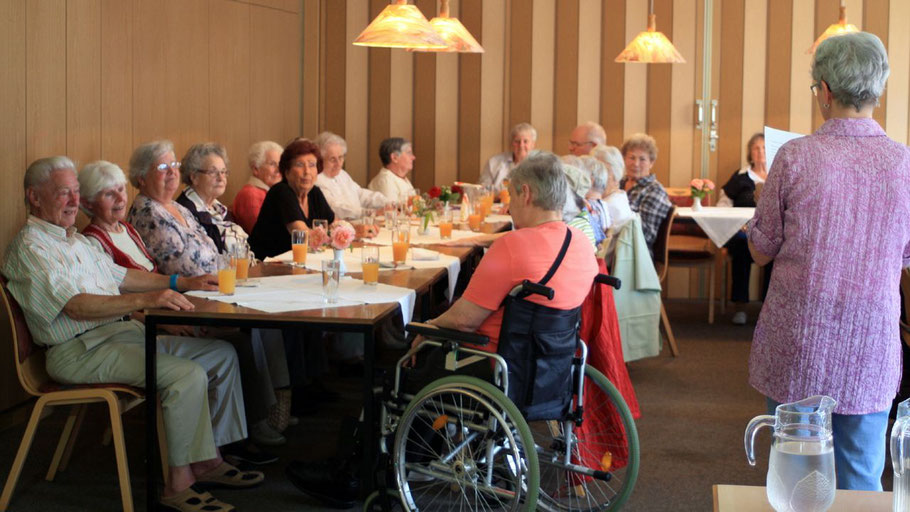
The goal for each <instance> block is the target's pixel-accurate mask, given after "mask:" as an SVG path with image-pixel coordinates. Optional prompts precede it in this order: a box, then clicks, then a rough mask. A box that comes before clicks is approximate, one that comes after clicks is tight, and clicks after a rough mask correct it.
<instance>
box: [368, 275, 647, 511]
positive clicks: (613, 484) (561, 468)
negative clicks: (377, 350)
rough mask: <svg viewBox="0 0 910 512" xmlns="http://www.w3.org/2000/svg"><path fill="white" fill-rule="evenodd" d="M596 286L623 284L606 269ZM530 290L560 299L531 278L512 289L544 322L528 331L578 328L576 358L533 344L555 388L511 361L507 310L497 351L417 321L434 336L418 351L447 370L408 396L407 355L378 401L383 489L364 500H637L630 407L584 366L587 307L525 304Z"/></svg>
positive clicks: (502, 505) (415, 328) (567, 504)
mask: <svg viewBox="0 0 910 512" xmlns="http://www.w3.org/2000/svg"><path fill="white" fill-rule="evenodd" d="M595 282H596V283H601V284H607V285H612V286H614V287H616V288H618V287H619V284H620V283H619V280H618V279H616V278H613V277H610V276H606V275H599V276H597V278H596V279H595ZM529 294H539V295H543V296H545V297H548V298H549V299H552V297H553V290H552V289H550V288H548V287H546V286H542V285H540V284H537V283H532V282H529V281H525V282H524V283H522V284H521V285H519V286H517V287H516V288H515V289H514V290H512V293H510V297H512V298H517V300H519V301H522V302H524V303H526V304H532V305H534V306H533V309H535V312H534V313H533V316H535V317H536V319H532V320H531V325H530V326H529V327H527V328H526V329H527V332H529V333H530V334H531V336H532V337H533V338H537V337H541V338H545V337H546V332H547V331H548V329H549V327H550V326H554V325H556V326H557V327H556V329H558V328H559V327H558V324H560V322H562V325H563V326H565V325H569V326H571V328H572V330H573V333H570V334H571V336H569V338H570V341H571V345H570V346H569V351H568V352H567V353H564V354H562V355H558V354H557V357H550V356H552V354H547V353H543V354H542V353H541V351H540V350H539V347H538V348H537V349H532V350H531V352H533V353H534V354H533V359H534V360H535V361H539V360H544V361H545V364H544V366H543V367H538V368H537V369H538V370H541V371H546V375H548V376H555V377H556V382H544V385H545V386H546V387H549V388H551V389H549V390H548V389H541V388H540V386H537V385H536V384H535V383H537V382H539V381H541V380H543V381H546V380H547V378H548V377H540V376H535V375H534V374H533V372H531V375H530V376H529V375H527V372H526V371H525V370H527V367H528V361H529V358H527V357H525V358H522V357H517V358H516V357H504V356H503V354H502V352H504V350H503V345H502V343H503V341H502V340H503V335H504V334H505V331H506V330H507V329H508V328H509V327H508V325H510V322H509V319H508V316H509V315H508V311H509V310H508V308H507V309H506V312H507V314H506V315H505V316H504V321H503V329H502V331H501V334H500V336H501V337H500V347H499V353H491V352H485V351H482V350H477V349H476V348H472V347H469V346H465V345H475V346H480V345H484V344H486V343H488V342H489V339H488V338H487V337H486V336H481V335H478V334H474V333H465V332H461V331H455V330H451V329H445V328H440V327H436V326H433V325H429V324H421V323H411V324H409V325H408V327H407V330H408V331H409V332H411V333H416V334H420V335H423V336H424V337H425V338H426V339H425V341H424V342H422V343H421V344H420V345H419V347H417V349H416V352H417V353H418V354H419V353H421V352H427V351H428V349H432V351H433V352H432V353H433V355H435V356H436V359H437V361H436V362H437V363H440V362H441V361H439V359H441V358H442V357H444V364H443V365H442V366H443V368H442V369H441V371H442V373H443V374H444V376H442V377H440V378H436V379H435V380H431V381H430V382H429V383H428V384H426V385H423V386H421V387H420V389H419V391H416V392H413V391H409V389H408V386H407V385H406V383H405V382H404V381H405V380H407V378H408V376H407V375H406V373H407V370H403V369H402V365H403V363H404V362H405V361H406V360H408V359H409V358H410V357H411V356H412V352H414V351H412V352H409V353H408V354H406V355H405V356H404V357H402V358H401V359H400V360H399V361H398V364H397V365H396V367H395V374H394V383H392V384H390V385H389V386H387V388H386V389H385V390H384V391H383V398H382V400H381V401H380V402H381V405H380V406H379V407H380V410H379V414H378V417H379V423H380V424H379V432H380V446H379V451H380V463H379V468H380V469H379V471H378V472H377V484H378V487H379V489H380V490H379V491H376V492H374V493H373V494H371V495H370V496H369V497H368V498H367V500H366V502H365V505H364V510H365V511H373V510H408V511H412V510H421V511H423V510H510V511H511V510H548V511H611V510H619V509H620V508H621V507H622V506H623V504H624V503H625V502H626V501H627V500H628V498H629V496H630V495H631V493H632V489H633V487H634V485H635V481H636V478H637V476H638V466H639V446H638V433H637V431H636V428H635V422H634V420H633V418H632V413H631V412H630V410H629V408H628V406H627V405H626V403H625V401H624V400H623V398H622V396H621V395H620V393H619V391H617V389H616V388H615V387H614V386H613V384H611V383H610V382H609V381H608V380H607V378H606V377H604V375H603V374H602V373H601V372H599V371H598V370H596V369H595V368H593V367H590V366H587V365H586V364H585V363H586V358H587V346H586V345H585V343H584V342H583V341H582V340H581V339H580V338H579V336H578V322H579V312H580V309H581V308H580V307H579V308H577V309H576V310H571V311H562V310H555V309H553V308H548V307H546V306H540V305H539V304H535V303H533V302H530V301H523V297H526V296H527V295H529ZM507 300H508V299H507ZM553 314H555V315H558V316H559V318H556V317H552V316H548V315H553ZM519 316H521V315H519ZM573 321H574V325H573V324H572V322H573ZM511 325H514V322H513V323H512V324H511ZM550 331H552V329H550ZM541 333H543V334H541ZM562 337H563V338H566V336H565V334H563V336H562ZM572 338H574V339H572ZM537 341H538V345H539V344H540V343H539V340H537ZM519 348H521V347H519ZM544 352H547V351H546V350H544ZM551 352H552V351H551ZM522 359H523V360H522ZM533 364H536V363H532V365H531V366H533ZM538 366H539V365H538ZM436 369H438V368H434V370H436ZM541 375H543V373H541ZM510 380H511V381H512V382H511V383H510ZM550 380H551V381H553V379H550ZM510 384H511V385H510ZM522 386H524V390H523V391H525V392H524V393H522V390H519V389H517V388H521V387H522ZM554 391H555V392H554ZM529 394H533V395H536V396H535V397H529V396H527V395H529ZM535 400H536V403H535ZM554 404H555V406H554Z"/></svg>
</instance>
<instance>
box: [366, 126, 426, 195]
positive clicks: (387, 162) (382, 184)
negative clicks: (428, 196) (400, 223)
mask: <svg viewBox="0 0 910 512" xmlns="http://www.w3.org/2000/svg"><path fill="white" fill-rule="evenodd" d="M379 159H380V160H381V161H382V170H381V171H379V174H377V175H376V177H374V178H373V180H372V181H370V186H369V188H370V190H374V191H376V192H380V193H382V195H384V196H385V197H386V199H388V200H389V201H406V200H407V199H408V197H410V196H412V195H414V194H415V190H414V185H412V184H411V180H409V179H408V173H410V172H411V170H412V169H413V168H414V160H415V159H416V157H415V156H414V150H413V148H412V147H411V143H410V142H408V141H406V140H404V139H402V138H401V137H392V138H390V139H386V140H384V141H382V142H380V143H379Z"/></svg>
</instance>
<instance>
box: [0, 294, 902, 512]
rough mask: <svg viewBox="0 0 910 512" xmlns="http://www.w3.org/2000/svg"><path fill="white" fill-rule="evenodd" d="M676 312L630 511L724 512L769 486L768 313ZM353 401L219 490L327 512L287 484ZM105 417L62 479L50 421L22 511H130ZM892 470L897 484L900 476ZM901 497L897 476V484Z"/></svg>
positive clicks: (646, 396)
mask: <svg viewBox="0 0 910 512" xmlns="http://www.w3.org/2000/svg"><path fill="white" fill-rule="evenodd" d="M667 309H668V313H669V315H670V319H671V322H672V325H673V329H674V332H675V334H676V337H677V341H678V343H679V348H680V352H681V354H680V357H678V358H672V357H670V355H669V353H668V352H667V351H665V352H664V353H662V354H661V355H660V356H658V357H655V358H652V359H647V360H643V361H636V362H634V363H631V364H630V365H629V373H630V375H631V377H632V382H633V384H634V385H635V389H636V392H637V393H638V398H639V401H640V404H641V409H642V418H641V419H640V420H639V422H638V431H639V436H640V438H641V446H642V456H641V473H640V475H639V479H638V484H637V486H636V488H635V492H634V494H633V496H632V499H631V500H630V502H629V504H628V506H627V507H626V510H631V511H648V512H659V511H690V510H691V511H706V510H711V509H712V498H711V496H712V494H711V485H712V484H717V483H725V484H743V485H764V478H765V471H766V469H767V460H768V447H769V443H770V432H769V431H766V432H763V433H762V434H761V436H760V442H759V446H757V448H756V449H757V453H758V466H757V467H754V468H753V467H750V466H749V465H748V463H747V462H746V456H745V452H744V450H743V430H744V429H745V426H746V423H747V422H748V421H749V420H750V419H751V418H752V417H753V416H756V415H758V414H763V412H764V399H763V397H762V396H761V395H759V394H758V393H757V392H756V391H754V390H753V389H752V388H750V387H749V385H748V384H747V380H746V379H747V371H748V370H747V361H748V356H749V346H750V340H751V336H752V328H753V327H754V319H755V317H756V316H757V313H758V306H757V305H756V306H755V307H754V308H753V309H752V310H750V323H749V325H746V326H741V327H737V326H733V325H731V324H730V323H729V321H730V316H731V313H729V312H728V314H727V315H726V316H721V317H719V318H718V319H717V321H716V323H715V324H714V325H708V324H707V321H706V320H707V311H706V306H705V304H704V303H703V302H701V303H699V302H692V303H690V302H670V303H668V305H667ZM330 383H331V384H332V385H334V386H336V387H337V388H338V389H340V390H342V391H343V393H344V395H345V400H344V401H343V402H342V403H338V404H332V405H331V406H330V407H326V416H327V417H329V418H330V419H326V420H324V421H319V420H317V419H316V418H304V419H303V421H302V422H301V424H300V425H298V426H296V427H292V428H291V429H289V430H288V432H287V434H288V437H289V439H290V442H289V444H288V445H287V446H285V447H282V448H281V450H280V453H281V455H282V459H281V461H280V462H278V463H276V464H274V465H272V466H269V467H268V468H267V470H266V475H267V476H266V478H267V480H266V482H265V483H264V484H263V485H262V486H260V487H259V488H257V489H255V490H247V491H216V496H217V497H219V498H220V499H223V500H224V501H227V502H229V503H232V504H234V505H235V506H236V507H237V508H238V510H241V511H282V510H288V511H290V510H294V511H308V510H324V508H323V507H320V506H319V505H318V504H317V503H315V502H313V501H310V500H309V499H307V498H306V497H305V496H303V495H302V494H300V493H299V492H297V491H296V490H295V489H294V487H293V486H292V485H291V484H290V483H288V481H287V480H286V479H285V478H284V474H283V469H284V466H285V465H286V464H287V462H288V461H289V460H291V459H295V458H300V459H305V460H317V459H320V458H322V457H324V456H326V455H329V454H331V453H332V451H333V450H334V445H335V437H336V436H337V432H336V431H337V429H338V425H339V420H338V419H337V418H339V417H340V416H341V415H342V414H354V413H356V411H357V410H358V407H359V406H360V400H359V394H358V393H359V382H358V380H357V379H339V378H333V379H332V380H331V381H330ZM105 417H106V415H105V413H104V412H103V411H102V409H101V407H100V406H96V408H95V409H94V410H92V411H90V414H89V415H88V417H87V419H86V425H85V426H84V427H83V433H82V434H81V435H80V440H79V442H78V443H77V446H76V450H75V453H74V456H73V460H72V462H71V463H70V466H69V468H68V469H67V470H66V471H65V472H63V473H60V474H59V475H58V476H57V478H56V480H55V482H53V483H50V482H46V481H45V480H44V472H45V471H46V470H47V465H48V463H49V462H50V459H51V455H52V453H53V449H54V447H55V443H56V439H57V436H58V435H59V432H60V428H61V426H62V424H63V421H64V419H65V413H64V412H63V411H57V412H56V413H54V414H53V415H52V416H50V417H49V418H47V419H46V420H45V421H43V422H42V424H41V426H40V427H39V433H38V435H39V437H38V438H37V439H36V440H35V442H34V444H33V446H32V451H31V453H30V456H29V458H28V461H27V463H26V468H25V470H24V471H23V474H22V477H21V478H20V481H19V485H18V487H17V488H16V492H15V494H14V496H13V502H12V504H11V507H10V510H11V511H23V512H24V511H38V510H41V511H46V510H54V511H60V512H66V511H85V510H91V511H107V510H119V509H120V497H119V490H118V487H117V480H116V476H115V475H116V466H115V463H114V453H113V449H112V448H110V447H105V446H102V445H100V443H99V440H100V438H101V435H102V431H103V429H104V418H105ZM125 421H126V429H127V434H126V436H127V444H128V451H129V457H130V462H131V464H132V466H131V474H132V478H133V479H132V484H133V490H134V493H135V494H134V497H135V500H136V503H137V509H138V510H142V509H143V504H144V498H145V496H144V481H145V480H144V475H143V466H142V464H143V462H142V461H143V454H142V449H143V427H142V413H141V412H139V411H136V412H131V413H128V414H127V415H126V417H125ZM23 430H24V425H19V426H16V427H12V428H9V429H6V430H4V431H2V432H0V480H2V481H5V480H6V475H7V473H8V471H9V467H10V466H11V464H12V460H13V457H14V455H15V452H16V449H17V448H18V445H19V441H20V439H21V436H22V432H23ZM887 464H888V466H886V471H885V473H886V475H890V471H889V470H887V467H890V462H888V463H887ZM885 488H886V489H890V479H887V481H886V482H885Z"/></svg>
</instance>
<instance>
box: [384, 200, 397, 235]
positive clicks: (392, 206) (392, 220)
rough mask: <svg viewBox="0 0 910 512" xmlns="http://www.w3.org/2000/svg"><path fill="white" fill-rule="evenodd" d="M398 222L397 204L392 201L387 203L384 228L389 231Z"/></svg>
mask: <svg viewBox="0 0 910 512" xmlns="http://www.w3.org/2000/svg"><path fill="white" fill-rule="evenodd" d="M397 222H398V202H397V201H392V202H390V203H389V206H388V207H387V209H386V211H385V227H387V228H389V229H391V228H393V227H395V224H396V223H397Z"/></svg>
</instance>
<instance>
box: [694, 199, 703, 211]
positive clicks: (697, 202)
mask: <svg viewBox="0 0 910 512" xmlns="http://www.w3.org/2000/svg"><path fill="white" fill-rule="evenodd" d="M692 211H693V212H700V211H701V198H700V197H693V198H692Z"/></svg>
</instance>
